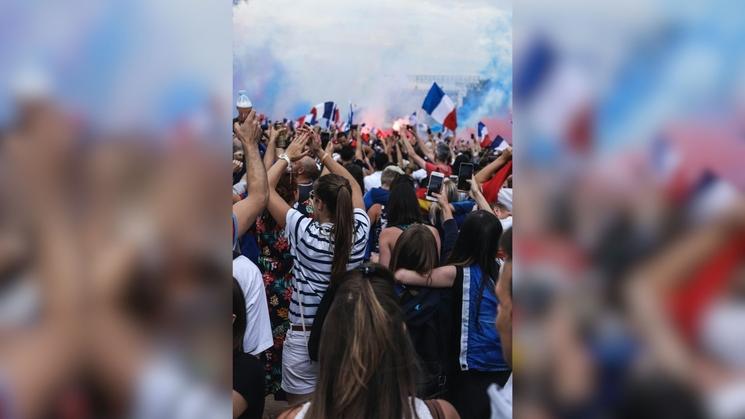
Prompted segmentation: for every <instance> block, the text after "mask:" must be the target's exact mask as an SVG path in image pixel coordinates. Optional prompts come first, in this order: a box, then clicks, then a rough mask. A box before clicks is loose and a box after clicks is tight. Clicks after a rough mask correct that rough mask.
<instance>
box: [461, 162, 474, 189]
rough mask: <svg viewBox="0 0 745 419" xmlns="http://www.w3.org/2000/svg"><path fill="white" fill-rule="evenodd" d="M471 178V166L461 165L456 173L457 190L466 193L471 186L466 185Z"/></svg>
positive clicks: (467, 164) (468, 164)
mask: <svg viewBox="0 0 745 419" xmlns="http://www.w3.org/2000/svg"><path fill="white" fill-rule="evenodd" d="M471 176H473V164H471V163H461V164H460V169H459V171H458V190H459V191H467V190H469V189H471V186H470V185H469V184H468V181H469V180H471Z"/></svg>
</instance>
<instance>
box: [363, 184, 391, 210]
mask: <svg viewBox="0 0 745 419" xmlns="http://www.w3.org/2000/svg"><path fill="white" fill-rule="evenodd" d="M389 195H390V191H388V189H383V188H372V189H370V190H369V191H367V193H366V194H365V196H363V197H362V199H363V200H364V201H365V210H369V209H370V207H372V206H373V205H375V204H380V205H385V204H387V203H388V196H389Z"/></svg>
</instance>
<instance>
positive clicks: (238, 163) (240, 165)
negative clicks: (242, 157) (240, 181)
mask: <svg viewBox="0 0 745 419" xmlns="http://www.w3.org/2000/svg"><path fill="white" fill-rule="evenodd" d="M242 168H243V162H242V161H239V160H233V173H238V172H239V171H240V170H241V169H242Z"/></svg>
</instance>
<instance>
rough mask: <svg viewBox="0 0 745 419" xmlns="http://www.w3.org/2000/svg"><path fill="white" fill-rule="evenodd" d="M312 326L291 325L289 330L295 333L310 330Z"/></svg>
mask: <svg viewBox="0 0 745 419" xmlns="http://www.w3.org/2000/svg"><path fill="white" fill-rule="evenodd" d="M312 327H313V326H307V325H306V326H303V325H302V324H292V325H290V330H294V331H296V332H302V331H303V330H306V331H307V330H310V329H311V328H312Z"/></svg>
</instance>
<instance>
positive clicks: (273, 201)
mask: <svg viewBox="0 0 745 419" xmlns="http://www.w3.org/2000/svg"><path fill="white" fill-rule="evenodd" d="M312 135H313V134H311V132H310V131H306V130H303V131H302V132H300V133H299V135H298V136H297V137H296V138H295V140H293V141H292V143H290V145H289V146H288V147H287V150H286V151H285V154H284V156H285V158H281V159H277V161H276V162H274V164H273V165H272V167H271V168H270V169H269V173H268V177H269V186H270V187H269V203H268V205H267V209H268V210H269V214H271V215H272V218H274V221H276V222H277V224H279V226H280V227H284V226H285V220H286V219H287V212H288V211H289V210H290V205H289V204H287V202H285V200H284V199H282V197H281V196H279V194H278V193H277V191H276V188H277V183H279V179H280V178H281V177H282V173H284V172H286V171H287V169H288V167H289V165H290V162H295V161H298V160H300V159H302V158H303V157H305V156H307V155H308V151H307V150H306V149H305V146H306V144H307V142H308V140H309V139H310V137H311V136H312ZM288 160H289V161H288Z"/></svg>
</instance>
